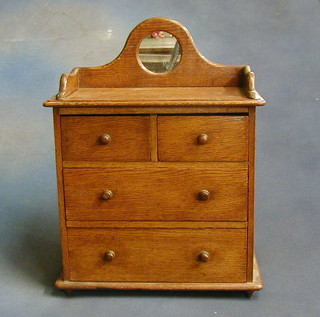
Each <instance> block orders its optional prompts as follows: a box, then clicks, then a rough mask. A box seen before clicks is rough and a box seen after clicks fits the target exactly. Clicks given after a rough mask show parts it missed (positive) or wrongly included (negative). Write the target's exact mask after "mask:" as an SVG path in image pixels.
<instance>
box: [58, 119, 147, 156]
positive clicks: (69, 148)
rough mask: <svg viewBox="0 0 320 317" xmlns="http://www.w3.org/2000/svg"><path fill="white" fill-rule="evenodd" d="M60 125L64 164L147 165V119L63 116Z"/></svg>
mask: <svg viewBox="0 0 320 317" xmlns="http://www.w3.org/2000/svg"><path fill="white" fill-rule="evenodd" d="M61 125H62V127H61V129H62V155H63V159H64V160H83V161H86V160H89V161H90V160H95V161H150V158H151V157H150V156H151V154H150V141H149V129H150V124H149V117H148V116H62V117H61ZM105 133H107V134H109V135H110V136H111V138H112V141H111V142H110V144H108V145H105V144H102V143H101V141H100V137H101V135H103V134H105Z"/></svg>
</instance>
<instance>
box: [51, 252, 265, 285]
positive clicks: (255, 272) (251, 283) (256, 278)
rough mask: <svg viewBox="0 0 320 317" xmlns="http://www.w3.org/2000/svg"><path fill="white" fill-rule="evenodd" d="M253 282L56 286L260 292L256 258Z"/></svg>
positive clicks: (77, 283) (114, 283) (84, 283)
mask: <svg viewBox="0 0 320 317" xmlns="http://www.w3.org/2000/svg"><path fill="white" fill-rule="evenodd" d="M253 269H254V272H253V273H254V274H253V281H252V282H244V283H188V282H184V283H161V282H160V283H150V282H149V283H148V282H79V281H70V280H64V279H63V277H62V276H59V277H58V279H57V280H56V282H55V286H56V287H57V288H59V289H64V290H65V289H69V290H72V289H86V290H91V289H120V290H126V289H132V290H137V289H145V290H183V291H189V290H194V291H259V290H261V289H262V288H263V285H264V283H263V280H262V277H261V273H260V269H259V265H258V263H257V260H256V258H255V257H254V266H253Z"/></svg>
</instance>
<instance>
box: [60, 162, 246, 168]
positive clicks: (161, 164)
mask: <svg viewBox="0 0 320 317" xmlns="http://www.w3.org/2000/svg"><path fill="white" fill-rule="evenodd" d="M62 164H63V167H68V168H78V167H86V168H96V167H98V168H108V169H112V168H133V169H140V168H142V169H145V168H182V169H193V168H206V169H219V168H221V166H225V167H227V168H229V169H238V168H239V169H243V168H244V169H246V168H247V165H248V162H205V163H203V162H159V161H158V162H101V161H93V162H88V161H63V162H62Z"/></svg>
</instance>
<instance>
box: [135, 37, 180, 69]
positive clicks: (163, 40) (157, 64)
mask: <svg viewBox="0 0 320 317" xmlns="http://www.w3.org/2000/svg"><path fill="white" fill-rule="evenodd" d="M139 58H140V61H141V62H142V64H143V65H144V66H145V67H146V68H147V69H148V70H150V71H151V72H154V73H166V72H168V71H170V70H172V69H174V68H175V67H176V66H177V64H178V63H179V62H180V58H181V49H180V45H179V42H178V41H177V39H176V38H175V37H174V36H173V35H172V34H170V33H167V32H165V31H155V32H152V33H151V34H150V35H149V36H147V37H146V38H144V39H143V40H142V42H141V44H140V47H139Z"/></svg>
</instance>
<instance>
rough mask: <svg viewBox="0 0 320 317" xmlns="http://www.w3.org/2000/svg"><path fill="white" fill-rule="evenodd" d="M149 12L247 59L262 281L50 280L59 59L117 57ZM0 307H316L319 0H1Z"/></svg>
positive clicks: (195, 311) (65, 67) (135, 311)
mask: <svg viewBox="0 0 320 317" xmlns="http://www.w3.org/2000/svg"><path fill="white" fill-rule="evenodd" d="M153 16H165V17H168V18H174V19H176V20H178V21H180V22H181V23H183V24H184V25H185V26H186V27H187V28H188V29H189V31H190V32H191V34H192V35H193V37H194V40H195V43H196V45H197V46H198V48H199V49H200V51H201V52H202V53H203V54H204V55H205V56H206V57H207V58H209V59H211V60H213V61H215V62H218V63H224V64H249V65H251V66H252V69H253V70H254V71H255V73H256V77H257V88H258V91H259V92H260V93H261V95H262V96H263V97H265V99H266V100H267V101H268V105H267V106H266V107H263V108H260V109H258V119H257V180H256V181H257V191H256V194H257V199H256V212H257V221H256V222H257V226H256V227H257V231H256V247H257V253H258V256H259V260H260V262H261V268H262V272H263V276H264V279H265V283H266V286H265V289H264V290H263V291H261V292H258V293H256V294H255V295H254V297H253V298H252V299H251V300H248V299H246V298H245V297H244V296H243V295H242V294H238V293H231V294H226V293H210V292H205V293H194V292H189V293H188V292H187V293H184V292H174V293H172V292H132V291H130V292H120V291H118V292H116V291H111V292H108V291H107V292H78V293H77V294H76V296H74V297H72V298H67V297H65V296H64V294H63V293H61V292H60V291H57V290H55V289H54V287H53V282H54V280H55V278H56V277H57V275H58V273H59V270H60V249H59V231H58V216H57V215H58V212H57V196H56V183H55V181H56V178H55V163H54V145H53V129H52V118H51V109H48V108H43V107H42V102H43V101H44V100H45V99H47V98H49V97H51V96H53V95H54V94H55V93H56V92H57V89H58V83H59V78H60V75H61V73H63V72H69V71H70V70H71V69H72V68H73V67H75V66H97V65H101V64H105V63H107V62H109V61H111V60H112V59H114V58H115V57H116V56H117V55H118V53H119V52H120V51H121V49H122V47H123V45H124V43H125V40H126V37H127V35H128V33H129V32H130V31H131V29H132V28H133V27H134V26H135V25H137V24H138V23H139V22H141V21H142V20H144V19H146V18H149V17H153ZM0 41H1V42H0V110H1V112H0V116H1V117H0V118H1V124H0V168H1V170H0V208H1V221H0V228H1V229H0V230H1V231H0V248H1V256H0V269H1V271H0V274H1V277H0V278H1V279H0V281H1V287H0V315H1V316H47V317H49V316H109V317H112V316H117V317H119V316H135V315H136V316H198V315H199V316H262V317H263V316H317V317H318V316H319V315H320V301H319V283H320V270H319V267H320V265H319V262H320V250H319V245H320V241H319V240H320V239H319V238H320V233H319V232H320V231H319V224H320V217H319V205H320V204H319V203H320V198H319V197H320V186H319V183H320V181H319V180H320V177H319V176H320V175H319V169H320V137H319V136H320V128H319V105H320V89H319V88H320V65H319V62H320V59H319V57H320V56H319V54H320V3H319V1H317V0H307V1H301V0H268V1H267V0H265V1H257V0H247V1H241V0H226V1H218V0H211V1H209V0H207V1H206V0H198V1H194V0H193V1H189V0H185V1H182V0H181V1H178V0H176V1H172V0H171V1H169V0H157V1H153V0H152V1H151V0H150V1H143V0H139V1H138V0H136V1H125V0H117V1H107V0H101V1H99V0H91V1H84V0H82V1H81V0H80V1H76V0H69V1H66V0H64V1H62V0H55V1H40V0H30V1H23V0H20V1H19V0H10V1H5V0H1V1H0Z"/></svg>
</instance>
